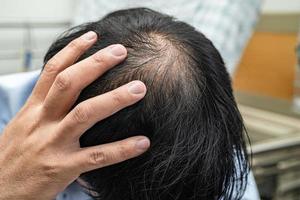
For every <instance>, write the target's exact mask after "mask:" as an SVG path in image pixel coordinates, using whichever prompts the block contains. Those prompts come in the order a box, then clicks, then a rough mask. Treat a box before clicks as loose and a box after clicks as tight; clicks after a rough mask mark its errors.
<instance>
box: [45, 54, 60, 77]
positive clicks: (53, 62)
mask: <svg viewBox="0 0 300 200" xmlns="http://www.w3.org/2000/svg"><path fill="white" fill-rule="evenodd" d="M60 65H61V64H60V62H59V61H58V60H57V59H56V58H55V56H54V57H53V58H51V59H50V60H49V61H48V62H47V63H46V65H45V67H44V69H43V71H44V72H46V73H48V74H53V73H58V72H59V69H60Z"/></svg>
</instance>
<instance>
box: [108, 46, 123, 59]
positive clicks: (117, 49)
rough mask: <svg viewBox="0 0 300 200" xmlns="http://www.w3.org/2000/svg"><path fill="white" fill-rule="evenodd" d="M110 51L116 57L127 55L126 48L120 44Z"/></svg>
mask: <svg viewBox="0 0 300 200" xmlns="http://www.w3.org/2000/svg"><path fill="white" fill-rule="evenodd" d="M109 51H110V53H111V54H112V55H114V56H123V55H125V54H126V49H125V47H124V46H122V45H120V44H116V45H113V46H112V47H111V48H109Z"/></svg>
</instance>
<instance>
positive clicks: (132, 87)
mask: <svg viewBox="0 0 300 200" xmlns="http://www.w3.org/2000/svg"><path fill="white" fill-rule="evenodd" d="M128 91H129V92H130V93H132V94H141V93H144V92H145V85H144V84H143V83H142V82H140V81H133V82H131V83H129V86H128Z"/></svg>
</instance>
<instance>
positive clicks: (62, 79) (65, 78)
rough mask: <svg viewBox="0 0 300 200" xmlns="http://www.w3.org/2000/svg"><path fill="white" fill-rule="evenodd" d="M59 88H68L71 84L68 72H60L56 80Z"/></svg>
mask: <svg viewBox="0 0 300 200" xmlns="http://www.w3.org/2000/svg"><path fill="white" fill-rule="evenodd" d="M54 84H55V86H56V87H57V88H58V89H59V90H67V89H68V88H69V87H70V85H71V80H70V77H69V75H68V73H66V72H65V73H60V74H59V75H58V76H57V77H56V80H55V82H54Z"/></svg>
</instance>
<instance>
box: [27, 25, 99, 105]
mask: <svg viewBox="0 0 300 200" xmlns="http://www.w3.org/2000/svg"><path fill="white" fill-rule="evenodd" d="M96 40H97V34H96V33H95V32H93V31H90V32H88V33H85V34H84V35H82V36H81V37H79V38H77V39H75V40H73V41H72V42H70V43H69V44H68V45H67V46H66V47H65V48H63V49H62V50H61V51H60V52H58V53H57V54H56V55H55V56H54V57H53V58H51V59H50V60H49V61H48V62H47V63H46V65H45V67H44V70H43V72H42V74H41V76H40V79H39V80H38V82H37V84H36V86H35V88H34V90H33V92H32V96H31V99H33V100H36V101H43V100H44V98H45V97H46V95H47V94H48V91H49V88H50V87H51V85H52V84H53V81H54V80H55V78H56V76H57V75H58V74H59V73H60V72H61V71H63V70H64V69H66V68H67V67H69V66H70V65H72V64H73V63H74V62H75V61H76V60H77V59H78V58H79V57H80V56H81V55H82V54H83V53H84V52H85V51H86V50H87V49H88V48H90V47H91V46H92V45H93V44H94V43H95V42H96Z"/></svg>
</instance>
